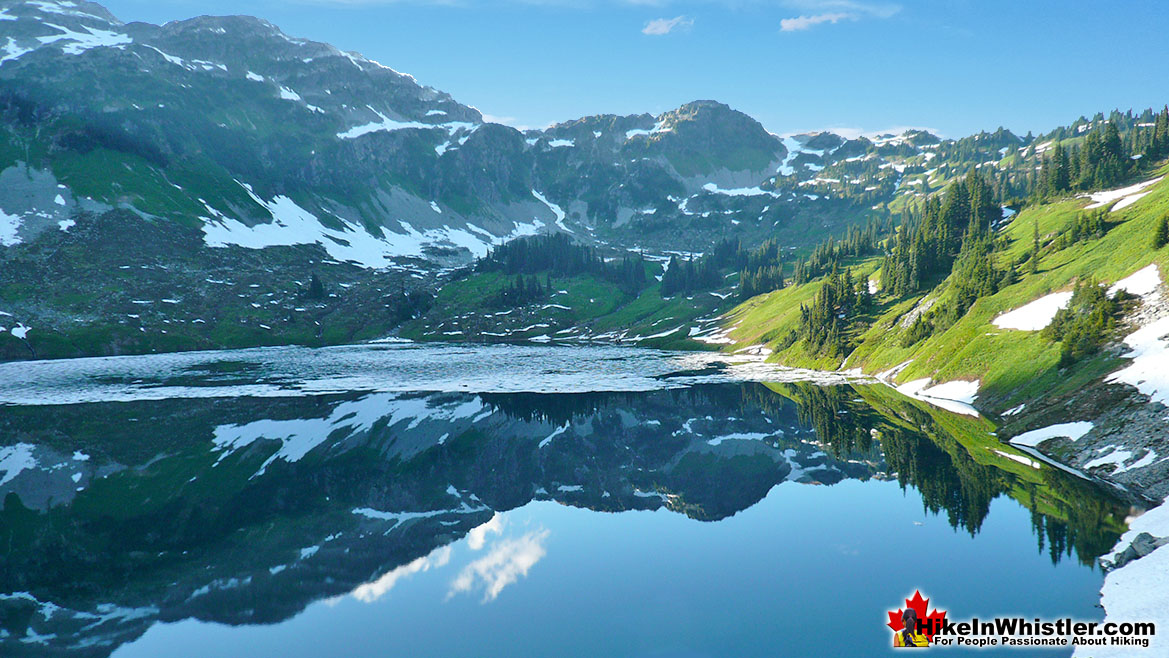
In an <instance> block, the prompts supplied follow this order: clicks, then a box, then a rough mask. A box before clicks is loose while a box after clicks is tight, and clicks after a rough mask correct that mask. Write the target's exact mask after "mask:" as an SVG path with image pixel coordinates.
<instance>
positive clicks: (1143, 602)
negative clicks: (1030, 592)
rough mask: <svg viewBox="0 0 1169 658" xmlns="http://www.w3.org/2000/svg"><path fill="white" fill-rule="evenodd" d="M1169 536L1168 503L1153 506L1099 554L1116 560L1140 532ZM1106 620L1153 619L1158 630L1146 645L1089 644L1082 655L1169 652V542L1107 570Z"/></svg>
mask: <svg viewBox="0 0 1169 658" xmlns="http://www.w3.org/2000/svg"><path fill="white" fill-rule="evenodd" d="M1146 532H1147V533H1149V534H1150V535H1152V536H1154V537H1169V505H1164V504H1162V505H1161V506H1160V507H1156V508H1154V509H1151V510H1149V511H1147V512H1145V513H1144V514H1142V515H1141V516H1138V517H1137V518H1135V519H1130V521H1129V525H1128V531H1127V532H1125V533H1124V535H1123V536H1121V538H1120V541H1119V542H1117V543H1116V547H1115V548H1114V549H1113V552H1112V553H1111V554H1109V555H1105V556H1103V557H1101V558H1100V562H1101V563H1102V564H1105V565H1111V564H1114V563H1115V560H1116V558H1117V556H1118V554H1119V553H1120V552H1122V551H1123V550H1125V549H1126V548H1128V546H1129V545H1130V544H1132V542H1133V540H1134V539H1136V538H1137V536H1138V535H1140V534H1141V533H1146ZM1100 600H1101V603H1102V604H1103V605H1104V609H1105V615H1104V620H1105V621H1117V622H1119V621H1150V622H1153V623H1155V624H1156V625H1157V630H1158V631H1159V632H1158V633H1157V634H1156V635H1154V636H1153V637H1152V638H1151V639H1150V641H1149V646H1148V648H1143V647H1112V646H1102V647H1089V648H1085V649H1083V650H1077V651H1076V653H1075V655H1076V656H1078V657H1080V658H1088V657H1089V656H1090V657H1092V658H1127V657H1129V656H1132V657H1134V658H1135V657H1138V656H1139V657H1142V658H1143V657H1147V656H1164V655H1169V633H1165V632H1164V630H1163V629H1165V628H1169V545H1165V546H1161V547H1160V548H1158V549H1156V550H1155V551H1153V552H1152V553H1149V554H1148V555H1146V556H1145V557H1143V558H1140V559H1138V560H1134V561H1132V562H1129V563H1128V564H1126V565H1124V566H1123V567H1121V568H1119V569H1115V570H1113V571H1110V572H1108V575H1107V576H1105V577H1104V587H1103V588H1101V590H1100Z"/></svg>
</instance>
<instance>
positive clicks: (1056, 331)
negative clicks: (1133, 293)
mask: <svg viewBox="0 0 1169 658" xmlns="http://www.w3.org/2000/svg"><path fill="white" fill-rule="evenodd" d="M1123 294H1124V293H1117V296H1116V297H1109V296H1108V291H1107V289H1106V288H1105V287H1104V286H1102V285H1099V284H1097V283H1096V281H1095V280H1091V279H1090V280H1086V281H1079V282H1077V283H1076V288H1075V291H1074V292H1073V293H1072V299H1071V301H1070V302H1069V303H1068V305H1067V308H1063V309H1060V310H1059V311H1058V312H1057V313H1056V314H1055V317H1054V318H1053V319H1052V321H1051V324H1049V325H1047V327H1046V328H1045V329H1044V330H1043V336H1044V337H1046V338H1048V339H1050V340H1052V341H1055V342H1059V343H1061V345H1060V353H1059V367H1060V368H1065V367H1067V366H1069V365H1071V364H1073V363H1075V362H1076V361H1079V360H1080V359H1082V358H1084V357H1085V356H1089V355H1091V354H1095V353H1096V352H1097V351H1099V349H1100V346H1101V345H1102V344H1103V343H1104V339H1105V338H1106V337H1107V336H1108V334H1109V333H1110V332H1111V331H1112V330H1113V329H1114V328H1115V327H1116V316H1117V314H1118V313H1119V312H1120V299H1119V298H1120V296H1121V295H1123Z"/></svg>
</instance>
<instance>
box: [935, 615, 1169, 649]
mask: <svg viewBox="0 0 1169 658" xmlns="http://www.w3.org/2000/svg"><path fill="white" fill-rule="evenodd" d="M918 626H919V627H920V628H921V630H923V631H925V632H926V633H931V632H932V633H933V641H932V642H931V644H932V645H933V646H937V647H947V646H958V647H967V648H969V647H1000V648H1001V647H1060V646H1125V647H1145V648H1148V646H1149V643H1150V641H1151V639H1152V637H1153V636H1154V635H1156V633H1157V628H1156V624H1155V623H1153V622H1150V621H1137V622H1128V621H1125V622H1111V621H1109V622H1095V621H1077V620H1074V619H1070V618H1065V619H1059V620H1043V619H1024V618H1023V617H996V618H994V619H991V620H983V621H979V619H978V618H974V619H971V620H969V621H960V622H954V621H950V620H929V621H919V622H918Z"/></svg>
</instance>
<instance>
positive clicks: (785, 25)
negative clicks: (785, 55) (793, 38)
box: [779, 11, 857, 32]
mask: <svg viewBox="0 0 1169 658" xmlns="http://www.w3.org/2000/svg"><path fill="white" fill-rule="evenodd" d="M856 19H857V15H856V14H850V13H848V12H843V11H841V12H833V13H829V14H816V15H814V16H796V17H795V18H785V19H783V20H781V21H780V22H779V29H780V31H781V32H797V31H799V30H807V29H809V28H812V27H815V26H817V25H819V24H820V23H839V22H840V21H844V20H849V21H855V20H856Z"/></svg>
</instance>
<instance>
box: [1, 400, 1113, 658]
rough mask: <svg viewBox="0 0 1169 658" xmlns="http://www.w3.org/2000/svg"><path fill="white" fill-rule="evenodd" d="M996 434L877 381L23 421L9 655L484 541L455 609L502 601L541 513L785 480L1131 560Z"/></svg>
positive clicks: (1090, 507) (752, 501) (6, 520)
mask: <svg viewBox="0 0 1169 658" xmlns="http://www.w3.org/2000/svg"><path fill="white" fill-rule="evenodd" d="M988 429H990V426H989V425H988V424H985V421H980V420H976V419H969V418H956V417H953V416H951V415H949V414H947V413H945V412H941V411H939V410H936V409H931V408H929V407H925V406H922V405H921V404H920V403H918V402H915V401H912V400H907V399H905V398H902V397H900V396H898V395H897V394H896V393H895V392H893V391H891V390H889V389H887V388H884V387H881V386H875V385H865V386H861V385H855V386H816V385H811V384H770V385H764V384H758V383H746V384H711V385H697V386H692V387H689V388H678V389H671V390H657V391H647V392H629V393H572V394H557V393H539V394H537V393H494V394H463V393H451V392H446V393H396V392H392V393H366V394H354V395H327V396H298V397H288V398H278V397H268V398H235V399H195V400H190V399H188V400H174V399H169V400H156V401H137V402H124V403H95V404H78V405H68V406H54V407H8V408H5V409H4V410H3V413H2V414H0V432H2V434H0V435H2V436H4V437H6V441H7V443H8V446H9V447H7V448H3V450H5V451H7V452H5V453H0V454H3V455H5V456H6V458H11V459H12V460H13V461H12V463H15V460H18V459H23V462H22V463H23V464H24V468H23V469H22V470H16V471H15V474H13V470H11V469H10V470H9V472H8V474H7V475H4V476H3V481H2V483H0V496H3V499H4V506H3V512H2V513H0V544H2V545H3V546H4V547H5V548H4V550H3V552H2V553H0V620H2V629H3V630H2V631H0V635H2V637H0V653H3V654H4V655H58V654H59V655H79V656H81V655H84V656H89V655H94V656H105V655H109V654H110V653H111V652H113V651H114V650H115V649H117V648H118V647H119V646H122V645H124V644H126V643H132V642H134V641H135V640H136V639H137V638H139V637H140V636H142V635H143V634H144V633H145V632H146V631H147V630H148V629H149V628H150V627H151V626H152V625H154V624H156V623H157V622H174V621H179V620H184V619H197V620H203V621H211V622H218V623H221V624H228V625H241V624H245V625H254V624H273V623H278V622H283V621H285V620H289V619H291V618H293V617H295V616H296V615H298V613H300V612H302V611H303V610H305V608H306V607H307V606H309V605H310V604H312V603H314V602H316V601H320V600H331V599H333V598H334V597H339V596H342V595H346V594H351V595H352V597H353V598H355V599H357V600H359V601H369V602H372V601H377V600H379V599H381V598H382V596H383V595H384V594H385V593H386V592H388V591H390V590H391V589H392V588H394V587H395V584H396V583H398V582H399V581H400V580H401V579H403V578H407V577H410V576H412V575H414V574H420V573H424V572H427V571H430V570H434V569H438V568H440V567H443V566H444V565H447V564H448V562H450V560H451V556H452V548H453V547H454V546H455V544H456V543H457V542H461V545H464V546H466V547H469V549H473V550H475V551H478V552H476V553H475V556H476V557H475V559H474V560H472V561H469V562H467V563H466V564H465V565H462V566H461V567H460V568H459V569H458V570H457V572H453V573H452V574H450V582H449V584H448V585H447V594H446V596H447V597H448V598H450V597H473V598H474V600H475V601H477V602H485V601H492V600H494V599H496V598H497V597H500V596H501V595H502V594H503V593H504V592H505V590H506V589H507V588H508V586H509V585H512V584H513V583H516V582H517V581H520V580H522V579H524V578H525V577H526V576H527V575H528V573H529V571H530V570H531V569H533V568H535V565H536V564H537V563H538V562H540V560H541V559H542V558H543V557H544V555H545V553H546V551H547V546H546V544H547V539H548V532H549V531H548V529H547V528H542V527H539V526H532V527H526V528H525V527H521V528H513V529H514V530H516V532H510V533H507V534H506V535H505V534H504V532H503V525H504V522H505V519H504V517H503V516H502V515H501V513H504V512H507V511H508V510H517V509H518V508H523V507H525V506H529V505H530V504H534V503H533V501H555V502H558V503H561V504H563V505H566V506H569V507H571V508H577V509H581V508H584V509H589V510H595V511H597V512H626V511H632V510H668V511H669V512H672V513H676V514H680V515H685V516H686V517H689V518H690V519H693V520H695V521H697V522H717V521H720V520H723V519H727V518H728V517H731V516H733V515H736V514H737V513H739V512H741V511H743V510H747V509H748V508H751V507H752V506H754V505H756V503H758V502H759V501H760V500H762V499H764V498H765V497H767V496H768V495H769V492H771V490H772V489H773V488H774V487H775V486H776V485H777V484H779V483H782V482H785V481H790V482H794V483H799V484H803V485H815V484H819V485H833V484H837V483H840V482H842V481H845V480H855V481H860V482H877V481H896V482H897V483H899V484H900V486H901V488H902V489H906V490H907V491H915V492H917V495H919V496H920V499H921V504H922V505H923V506H924V507H925V509H926V510H928V511H929V512H932V513H938V514H939V515H940V516H941V517H944V518H945V519H947V520H948V523H949V525H950V526H952V527H953V528H956V529H961V530H962V531H963V532H964V533H968V534H969V535H970V536H971V537H975V536H977V535H978V533H979V532H980V529H981V528H982V527H983V525H984V523H985V522H986V521H987V518H988V514H989V512H990V509H991V505H992V501H995V500H996V499H999V498H1006V499H1009V500H1012V501H1014V503H1013V505H1015V506H1016V507H1023V508H1026V509H1028V510H1030V515H1031V519H1032V537H1033V538H1034V539H1033V540H1032V541H1033V542H1034V543H1035V545H1037V547H1038V550H1039V551H1041V552H1043V553H1045V554H1046V555H1048V556H1050V561H1051V563H1052V564H1057V563H1059V562H1060V561H1061V560H1072V561H1074V563H1077V564H1082V565H1091V564H1092V563H1093V561H1094V559H1095V558H1096V557H1097V556H1098V555H1100V554H1102V553H1104V552H1106V551H1107V550H1109V548H1110V547H1111V546H1112V545H1113V543H1114V542H1115V540H1116V538H1117V536H1118V535H1119V533H1120V532H1121V531H1122V530H1123V526H1122V525H1121V522H1122V520H1123V518H1124V514H1125V510H1124V508H1123V507H1122V506H1121V505H1120V503H1119V502H1118V501H1117V500H1114V499H1112V498H1110V497H1109V496H1108V494H1107V492H1104V491H1101V490H1099V489H1098V488H1097V487H1095V486H1094V485H1092V484H1091V483H1088V482H1086V481H1083V480H1080V479H1077V478H1075V477H1073V476H1070V475H1068V474H1066V473H1063V472H1062V471H1059V470H1056V469H1051V468H1047V467H1046V466H1040V465H1038V464H1029V463H1026V462H1027V460H1025V459H1024V460H1019V459H1008V458H1005V457H1003V456H1002V455H1001V454H1000V453H998V452H996V450H1000V449H1003V447H1002V446H1001V445H999V444H998V443H997V442H995V441H994V440H993V438H992V437H990V436H989V435H988V433H987V431H988ZM5 463H6V464H7V463H8V462H5ZM781 494H782V492H777V494H775V495H781ZM535 504H539V503H538V502H537V503H535ZM798 531H799V530H798V528H793V529H792V532H798ZM488 543H490V546H488V547H487V548H485V545H487V544H488ZM479 549H483V550H482V551H479ZM677 550H685V547H678V549H677ZM695 568H698V567H695ZM874 568H878V569H885V568H887V566H880V565H875V567H874ZM907 585H908V583H907ZM901 594H903V592H900V591H895V592H890V593H889V599H890V603H892V604H896V603H897V602H898V601H897V596H898V595H901ZM793 601H794V599H793ZM548 604H549V605H551V602H549V603H548ZM792 605H793V606H794V607H793V608H792V611H793V613H794V612H795V611H796V610H797V609H798V607H799V606H798V605H797V604H795V603H794V602H793V603H792ZM880 614H882V612H881V611H880V610H876V611H874V615H876V616H879V615H880ZM127 648H129V646H127ZM499 652H500V653H507V651H506V650H504V649H500V650H499ZM489 653H490V652H489ZM379 655H381V654H379Z"/></svg>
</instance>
